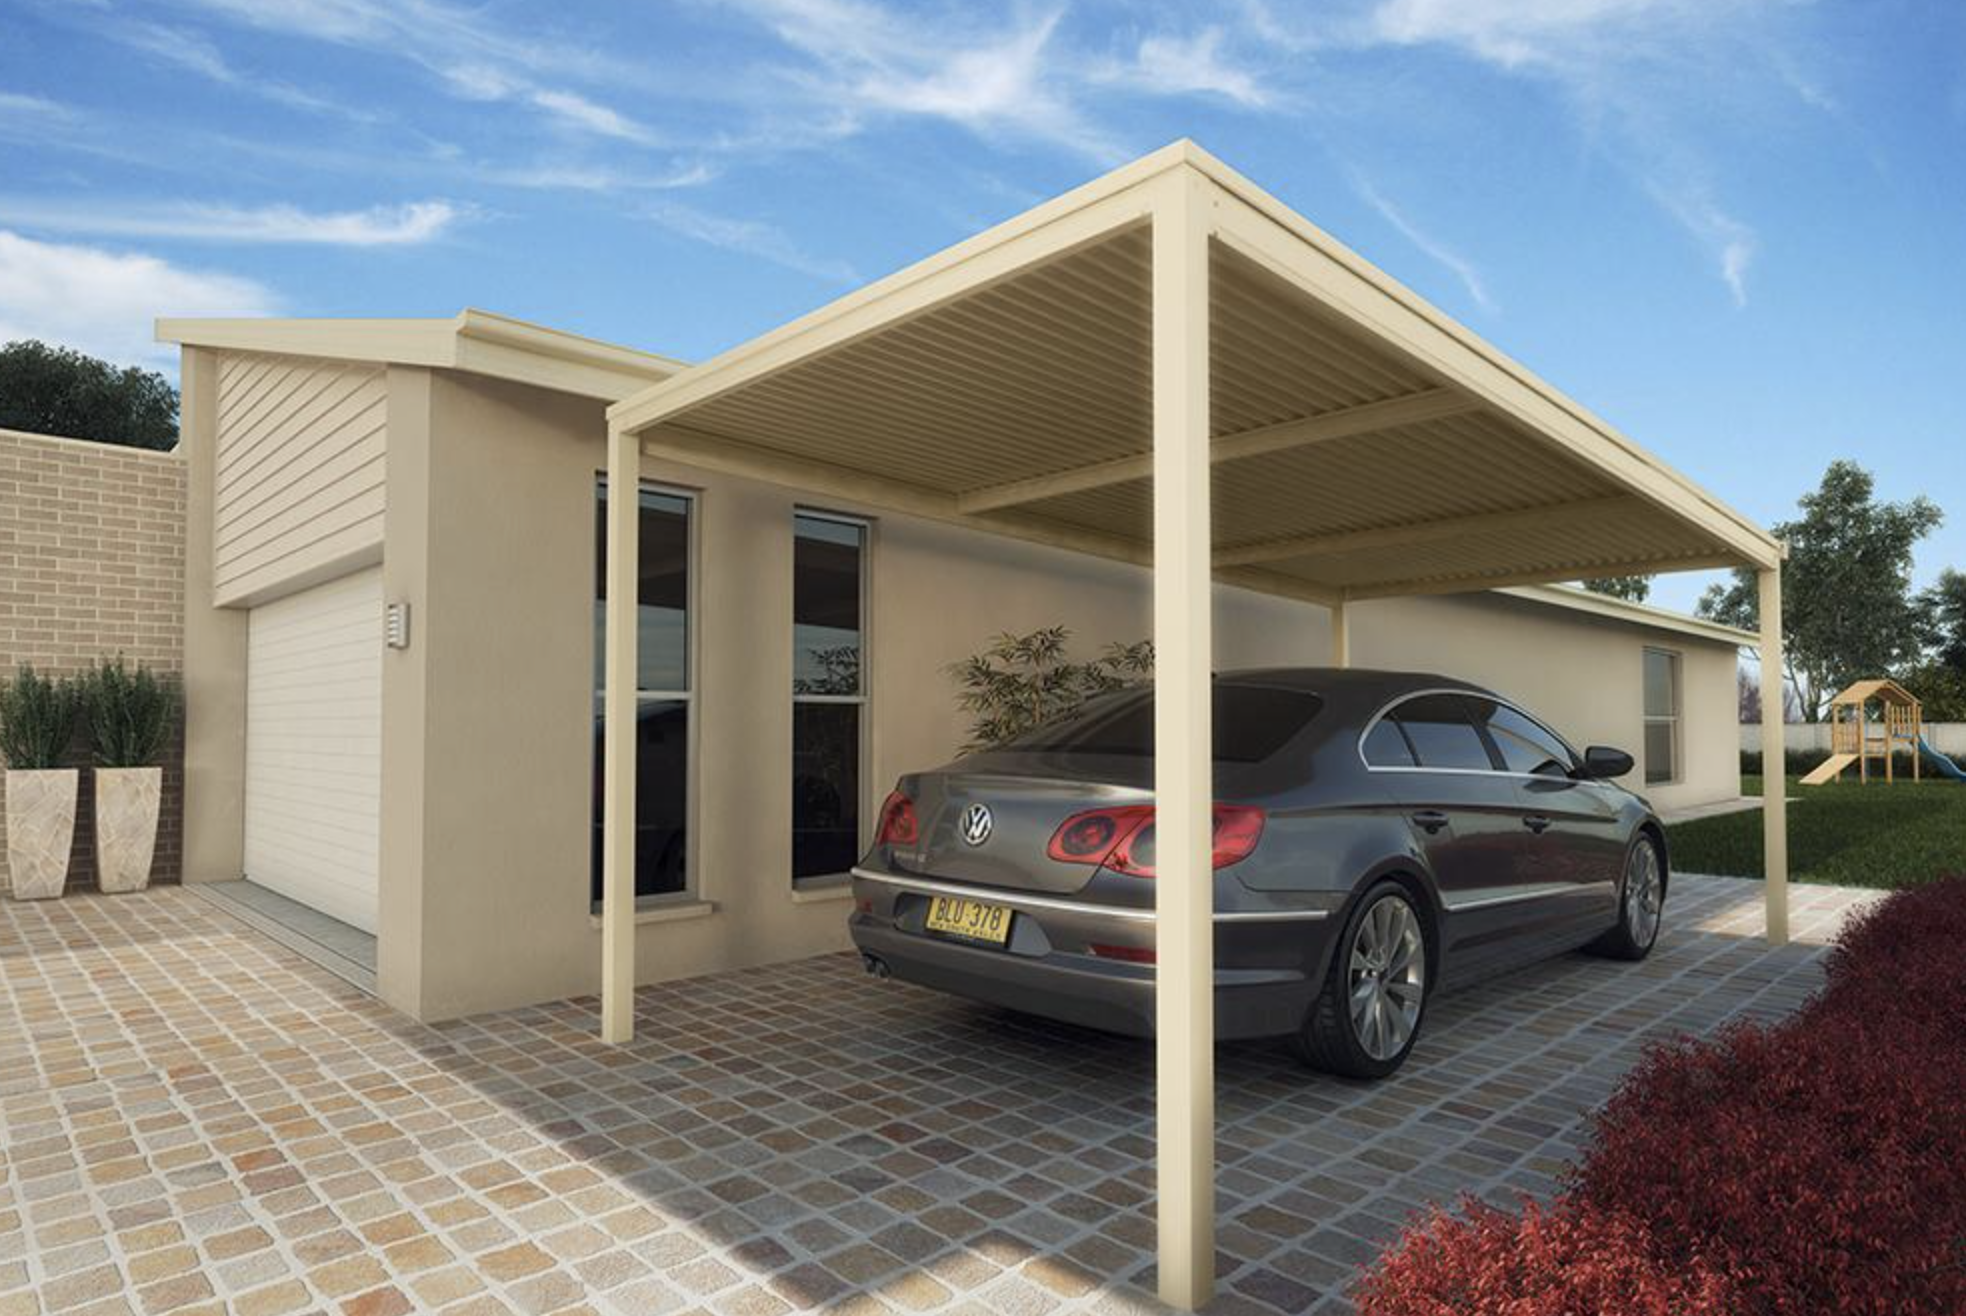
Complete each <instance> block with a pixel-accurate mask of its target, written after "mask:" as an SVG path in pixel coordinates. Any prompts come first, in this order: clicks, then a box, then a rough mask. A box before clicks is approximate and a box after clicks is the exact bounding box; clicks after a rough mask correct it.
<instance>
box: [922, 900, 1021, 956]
mask: <svg viewBox="0 0 1966 1316" xmlns="http://www.w3.org/2000/svg"><path fill="white" fill-rule="evenodd" d="M1010 915H1011V911H1010V910H1008V909H1006V908H1004V906H1002V905H986V904H984V903H983V902H982V901H980V900H963V899H961V898H959V897H957V896H931V897H930V898H929V902H928V930H929V931H930V932H940V933H943V934H945V935H947V936H951V937H963V938H966V939H967V940H970V941H987V942H989V943H990V944H992V945H995V946H1001V945H1003V944H1004V943H1005V942H1006V941H1009V940H1010Z"/></svg>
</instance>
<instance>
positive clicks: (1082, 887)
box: [850, 668, 1668, 1078]
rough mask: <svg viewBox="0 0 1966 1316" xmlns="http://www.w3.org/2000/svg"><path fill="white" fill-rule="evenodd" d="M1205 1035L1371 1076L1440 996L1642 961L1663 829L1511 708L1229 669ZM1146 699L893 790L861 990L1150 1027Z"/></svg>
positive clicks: (1485, 694) (1138, 692) (1488, 694)
mask: <svg viewBox="0 0 1966 1316" xmlns="http://www.w3.org/2000/svg"><path fill="white" fill-rule="evenodd" d="M1214 725H1215V770H1214V784H1215V800H1216V804H1215V836H1214V876H1213V880H1214V885H1215V900H1214V905H1215V1026H1216V1033H1217V1036H1219V1037H1221V1038H1224V1039H1229V1038H1254V1037H1270V1036H1288V1037H1290V1038H1292V1039H1294V1041H1295V1044H1296V1045H1297V1047H1298V1049H1299V1051H1300V1053H1301V1054H1302V1055H1303V1057H1304V1058H1305V1059H1306V1060H1307V1061H1308V1062H1309V1063H1311V1064H1313V1065H1315V1066H1317V1067H1319V1068H1321V1069H1326V1070H1329V1071H1332V1072H1335V1073H1338V1074H1344V1075H1348V1076H1352V1077H1358V1078H1379V1077H1383V1076H1385V1075H1387V1074H1390V1073H1392V1072H1393V1071H1394V1070H1395V1069H1397V1068H1398V1067H1399V1066H1400V1064H1401V1063H1402V1062H1403V1061H1404V1060H1405V1059H1406V1056H1407V1054H1408V1053H1409V1052H1410V1051H1411V1050H1412V1048H1413V1044H1414V1042H1415V1040H1416V1039H1417V1038H1418V1036H1419V1033H1420V1027H1421V1023H1422V1021H1423V1020H1424V1018H1425V1015H1426V1009H1427V1005H1428V1003H1429V1001H1431V999H1432V998H1433V996H1434V994H1435V993H1436V992H1439V991H1444V990H1449V989H1452V988H1454V987H1457V986H1461V985H1464V984H1467V983H1470V982H1474V981H1477V980H1479V979H1483V978H1487V977H1490V976H1492V975H1494V974H1497V973H1501V972H1503V971H1506V970H1508V969H1510V968H1513V967H1516V966H1519V965H1523V964H1526V963H1529V962H1531V961H1534V960H1538V959H1541V958H1545V957H1548V956H1552V955H1557V954H1561V953H1563V952H1566V951H1570V950H1575V949H1578V948H1589V949H1592V950H1595V951H1598V952H1601V953H1603V954H1607V955H1612V956H1616V957H1620V958H1624V959H1634V960H1635V959H1640V958H1643V957H1644V956H1645V955H1646V954H1647V953H1648V952H1649V951H1650V950H1651V948H1652V945H1653V942H1654V941H1655V940H1656V939H1657V937H1658V934H1659V923H1660V914H1661V910H1662V907H1663V904H1664V901H1665V894H1666V885H1667V876H1668V869H1667V863H1666V843H1665V833H1664V831H1663V829H1662V828H1661V826H1660V824H1659V819H1658V817H1657V816H1656V815H1655V814H1654V813H1653V812H1652V810H1651V808H1650V806H1649V805H1647V803H1646V802H1645V801H1644V800H1643V799H1641V798H1640V797H1639V796H1637V795H1635V794H1633V793H1632V792H1630V791H1628V790H1625V789H1624V788H1622V787H1620V786H1618V785H1616V784H1614V783H1613V781H1612V780H1611V779H1612V778H1616V777H1620V776H1623V775H1625V774H1626V773H1628V772H1630V771H1631V769H1632V759H1631V756H1630V755H1628V754H1626V753H1623V752H1621V751H1619V750H1615V749H1609V748H1605V747H1602V746H1597V747H1592V748H1590V749H1587V750H1585V751H1584V752H1583V753H1581V754H1579V753H1577V752H1576V751H1574V750H1572V749H1571V748H1570V746H1569V745H1568V744H1566V743H1565V742H1564V740H1563V738H1562V737H1561V736H1559V735H1557V734H1556V733H1555V732H1553V731H1551V730H1550V729H1549V727H1548V726H1547V725H1545V724H1544V723H1543V722H1541V721H1539V720H1538V719H1537V718H1536V717H1535V716H1533V715H1532V714H1530V713H1529V712H1527V711H1525V710H1523V709H1521V708H1519V707H1517V706H1516V705H1514V704H1512V703H1510V702H1509V701H1508V700H1505V699H1503V698H1501V697H1500V696H1499V695H1496V694H1494V693H1493V692H1492V691H1488V690H1484V689H1481V688H1479V687H1477V686H1473V685H1469V684H1467V683H1466V682H1462V681H1456V680H1452V679H1449V678H1447V677H1441V676H1429V675H1420V674H1414V673H1405V672H1381V671H1364V670H1358V669H1322V668H1289V669H1275V670H1264V671H1245V672H1232V673H1224V674H1220V675H1218V676H1217V677H1216V678H1215V686H1214ZM1152 791H1153V695H1152V691H1151V689H1148V688H1137V689H1131V690H1125V691H1121V692H1117V693H1114V694H1110V695H1104V696H1101V697H1099V698H1097V699H1094V700H1091V701H1089V702H1088V703H1087V704H1085V705H1084V706H1083V707H1082V708H1081V709H1079V710H1078V711H1077V712H1075V713H1074V714H1072V715H1070V716H1068V717H1066V718H1064V719H1062V720H1059V721H1055V722H1053V723H1051V724H1049V725H1046V726H1043V727H1040V728H1039V729H1038V730H1036V731H1034V732H1032V733H1030V734H1028V735H1026V736H1025V737H1023V738H1022V739H1020V740H1017V741H1014V742H1012V743H1011V744H1009V745H1006V746H1004V747H1002V748H999V749H994V750H990V751H986V752H983V753H978V754H974V755H971V756H969V757H966V758H962V759H958V760H957V761H955V762H954V763H950V764H948V765H946V766H944V767H941V768H937V769H935V770H934V771H930V772H920V773H913V774H910V775H908V776H905V777H903V778H902V779H901V781H900V783H899V784H898V785H897V786H896V788H895V790H894V792H893V793H892V794H891V795H889V796H888V799H887V802H886V803H885V805H884V806H883V808H882V810H881V818H880V824H879V832H878V836H877V839H876V841H875V843H874V845H873V848H872V849H871V850H870V851H869V852H868V854H867V856H866V857H865V858H864V859H863V860H862V861H861V863H860V864H859V865H858V866H857V867H856V868H855V869H854V870H853V884H854V897H855V904H854V913H853V914H852V916H851V920H850V926H851V929H852V933H853V939H854V942H855V944H856V945H857V946H858V947H859V949H860V953H861V955H862V957H863V959H864V961H865V962H866V965H867V967H868V969H869V971H870V972H873V973H874V974H876V975H878V976H881V977H887V976H890V975H891V976H893V977H895V978H898V979H901V980H903V981H907V982H913V983H918V984H921V985H923V986H926V987H932V988H936V989H939V990H942V991H946V992H953V993H956V994H958V995H961V996H966V997H971V998H974V999H976V1000H979V1001H986V1002H992V1003H994V1004H997V1005H1001V1006H1006V1007H1009V1008H1011V1009H1015V1010H1021V1011H1026V1012H1029V1013H1032V1014H1037V1015H1044V1016H1048V1017H1050V1018H1054V1019H1060V1020H1065V1021H1067V1022H1071V1023H1076V1024H1081V1025H1086V1026H1089V1027H1093V1028H1100V1029H1105V1030H1109V1031H1112V1032H1118V1033H1127V1034H1133V1035H1136V1036H1148V1035H1150V1034H1151V1033H1152V1031H1153V1022H1154V999H1153V988H1154V818H1153V793H1152Z"/></svg>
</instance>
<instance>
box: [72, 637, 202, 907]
mask: <svg viewBox="0 0 1966 1316" xmlns="http://www.w3.org/2000/svg"><path fill="white" fill-rule="evenodd" d="M83 704H84V706H85V707H86V708H87V709H88V715H89V729H90V732H91V734H92V736H93V737H94V740H95V756H96V883H97V885H98V886H100V887H101V888H102V890H104V891H106V892H110V893H120V892H125V891H141V890H143V889H144V888H145V887H147V886H149V885H150V864H151V859H152V858H153V856H154V855H155V854H156V851H157V816H158V811H159V808H160V806H161V804H162V801H163V796H164V769H163V768H162V767H161V766H160V765H159V762H158V760H159V759H160V758H161V757H162V756H163V752H164V746H165V744H166V743H167V742H168V741H169V740H170V735H171V721H172V719H173V718H174V717H176V715H177V707H178V692H177V688H176V687H175V686H173V685H171V684H169V683H167V682H166V681H165V680H164V679H163V678H161V677H159V676H158V675H157V674H156V673H155V672H153V671H151V670H150V669H149V668H148V667H146V666H144V665H143V664H142V663H138V664H137V665H136V666H135V667H127V666H125V665H124V663H123V658H122V655H121V654H118V655H117V657H116V660H115V661H114V662H111V663H99V664H97V665H96V666H95V667H94V668H93V669H92V670H91V671H90V672H89V675H88V677H87V678H86V680H85V682H84V687H83Z"/></svg>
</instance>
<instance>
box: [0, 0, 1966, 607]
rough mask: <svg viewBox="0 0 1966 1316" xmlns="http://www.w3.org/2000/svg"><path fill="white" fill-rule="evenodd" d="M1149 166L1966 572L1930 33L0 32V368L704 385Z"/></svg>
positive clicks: (588, 10)
mask: <svg viewBox="0 0 1966 1316" xmlns="http://www.w3.org/2000/svg"><path fill="white" fill-rule="evenodd" d="M1181 137H1191V138H1193V139H1195V140H1196V141H1198V142H1199V143H1201V144H1202V145H1203V146H1205V147H1206V148H1208V149H1209V150H1211V151H1213V152H1214V153H1215V154H1217V155H1218V156H1221V157H1222V158H1223V159H1225V160H1226V161H1227V162H1228V163H1229V164H1231V165H1233V166H1235V167H1236V168H1238V169H1240V170H1242V171H1243V172H1244V173H1246V174H1249V175H1250V176H1252V177H1253V178H1254V179H1255V180H1256V181H1257V182H1259V183H1260V184H1262V185H1263V186H1264V187H1266V188H1268V189H1269V190H1270V191H1271V192H1273V193H1275V194H1276V195H1278V196H1279V197H1280V198H1281V199H1282V200H1284V201H1285V202H1287V203H1288V204H1290V205H1292V206H1293V207H1295V208H1296V209H1297V210H1299V211H1300V212H1302V213H1303V214H1305V215H1306V216H1308V217H1309V218H1310V219H1311V220H1312V221H1313V222H1315V223H1317V224H1318V225H1320V226H1321V227H1323V228H1324V229H1325V230H1326V231H1328V232H1330V233H1332V234H1334V235H1335V236H1336V237H1338V238H1339V239H1340V240H1342V241H1344V242H1345V243H1347V244H1348V245H1350V246H1351V247H1353V248H1354V249H1355V250H1357V251H1359V252H1360V253H1362V254H1363V255H1364V256H1365V257H1366V258H1368V259H1369V260H1371V261H1373V262H1374V263H1375V264H1377V265H1379V266H1380V267H1381V268H1383V269H1385V270H1386V271H1388V272H1389V273H1391V274H1392V275H1393V276H1394V277H1396V278H1398V279H1400V280H1402V281H1403V282H1405V283H1407V284H1408V285H1410V286H1411V287H1413V288H1414V289H1416V290H1417V291H1418V292H1419V293H1420V294H1421V295H1423V296H1425V297H1426V298H1428V299H1430V300H1431V301H1433V302H1434V303H1435V304H1437V305H1438V306H1440V307H1442V308H1443V309H1444V310H1445V311H1446V312H1447V313H1448V314H1450V315H1452V316H1454V317H1455V318H1457V319H1459V320H1461V321H1462V322H1463V323H1465V324H1467V325H1468V326H1469V327H1471V328H1472V329H1474V330H1475V331H1476V332H1477V333H1479V334H1481V335H1482V336H1483V337H1485V338H1487V339H1488V340H1489V341H1491V342H1493V343H1495V344H1496V345H1497V346H1499V347H1501V348H1502V349H1503V350H1504V351H1506V352H1508V353H1509V354H1510V355H1511V356H1513V357H1515V358H1516V359H1517V360H1519V361H1521V362H1523V363H1525V364H1526V365H1528V366H1529V367H1530V368H1531V369H1533V370H1535V371H1536V372H1537V373H1539V374H1541V375H1542V376H1543V377H1544V378H1546V379H1548V380H1550V381H1551V382H1553V383H1554V384H1556V385H1557V386H1558V387H1559V388H1561V389H1562V390H1564V391H1565V392H1566V393H1568V394H1570V395H1571V396H1572V397H1575V398H1577V399H1578V400H1579V401H1581V402H1582V403H1584V404H1585V405H1586V406H1587V407H1589V408H1590V409H1592V410H1593V411H1595V412H1596V413H1597V414H1599V415H1601V416H1603V417H1605V418H1606V419H1608V420H1609V421H1610V422H1611V423H1613V424H1614V425H1616V426H1618V427H1619V428H1620V429H1621V430H1623V431H1624V432H1625V433H1627V434H1629V435H1630V436H1632V437H1633V438H1634V439H1635V440H1637V441H1638V442H1639V443H1640V444H1642V445H1643V446H1645V447H1647V448H1649V449H1650V450H1651V451H1653V452H1654V453H1656V454H1658V455H1659V456H1660V457H1662V458H1663V459H1664V460H1666V461H1667V462H1669V463H1670V464H1672V465H1674V466H1676V467H1678V468H1679V469H1680V470H1682V471H1684V472H1685V473H1686V474H1687V475H1689V476H1691V477H1692V478H1693V479H1695V480H1696V481H1698V482H1699V483H1701V484H1703V485H1704V486H1706V487H1707V488H1708V489H1710V490H1712V491H1713V492H1714V493H1716V494H1717V495H1718V496H1720V497H1721V498H1723V499H1724V500H1726V501H1727V502H1729V503H1731V504H1732V505H1733V506H1735V507H1737V508H1739V509H1740V510H1741V511H1743V512H1745V513H1746V514H1747V515H1749V516H1751V517H1753V518H1754V519H1756V520H1757V521H1759V522H1761V523H1762V524H1764V525H1765V524H1768V523H1770V522H1772V521H1776V520H1780V519H1782V518H1784V517H1786V516H1790V515H1792V514H1793V513H1794V509H1795V499H1796V497H1797V496H1798V495H1799V494H1801V493H1802V492H1804V491H1805V490H1806V489H1807V488H1809V487H1811V486H1813V485H1814V484H1815V482H1816V481H1817V480H1818V479H1819V478H1820V476H1821V473H1822V470H1823V468H1824V467H1825V466H1826V465H1827V464H1828V463H1829V462H1830V461H1832V460H1834V459H1836V458H1839V457H1849V458H1854V459H1855V460H1857V461H1859V462H1860V463H1862V464H1863V465H1864V466H1866V467H1867V468H1869V469H1870V470H1872V471H1873V472H1874V473H1875V474H1876V475H1877V477H1878V483H1879V490H1880V493H1881V494H1882V495H1883V496H1885V497H1888V498H1904V497H1909V496H1911V495H1913V494H1916V493H1921V492H1923V493H1927V494H1929V495H1930V496H1931V497H1933V498H1934V499H1936V500H1937V501H1938V502H1939V504H1940V505H1941V506H1942V507H1944V508H1945V509H1946V510H1947V511H1948V512H1949V513H1950V514H1951V517H1950V519H1949V520H1948V522H1947V524H1946V526H1945V527H1944V528H1943V529H1942V530H1941V531H1940V532H1939V533H1937V534H1936V535H1934V536H1933V537H1932V538H1931V539H1930V540H1928V541H1927V542H1926V544H1925V545H1924V546H1923V548H1922V550H1921V552H1920V555H1919V573H1918V574H1919V577H1920V579H1921V580H1925V579H1929V578H1930V576H1931V575H1933V574H1934V573H1935V572H1936V571H1937V570H1938V569H1939V568H1940V567H1942V566H1945V565H1960V566H1966V414H1963V413H1966V409H1963V408H1962V404H1961V398H1962V396H1966V394H1963V393H1962V390H1961V388H1960V384H1961V382H1962V381H1966V313H1962V308H1966V5H1960V4H1958V3H1957V2H1956V0H1843V2H1842V3H1837V2H1835V0H1815V2H1813V3H1812V2H1811V0H1325V2H1324V3H1305V4H1297V5H1291V4H1285V3H1282V0H1243V2H1241V3H1236V2H1235V0H1228V2H1225V3H1220V4H1206V5H1204V4H1185V5H1183V4H1174V5H1137V4H1114V3H1098V2H1089V0H1078V2H1076V3H1072V2H1068V0H1051V2H1050V3H1042V2H1031V3H1019V4H1011V5H997V4H988V3H982V2H981V0H976V2H973V3H948V4H939V3H938V4H920V5H909V4H903V3H899V0H723V2H722V3H710V2H709V0H702V2H693V0H680V2H675V3H664V2H661V0H560V2H559V3H555V4H551V5H542V4H538V3H536V0H0V341H7V340H9V339H13V338H21V337H36V338H42V339H45V340H49V341H55V342H61V343H65V344H68V345H71V346H75V347H79V348H82V349H83V350H86V351H90V352H94V353H97V354H99V355H103V356H106V357H109V358H111V359H113V360H116V361H119V362H129V363H134V364H141V365H146V366H152V367H156V368H161V369H165V370H171V369H173V368H174V367H173V363H172V359H171V352H170V350H169V349H167V348H165V347H162V346H160V345H158V344H155V343H153V342H152V341H151V328H150V322H151V320H152V318H153V317H155V316H158V315H308V316H313V315H320V316H399V315H400V316H445V315H450V314H453V313H455V312H456V311H457V310H458V309H459V308H461V307H464V306H478V307H483V308H485V309H489V310H494V311H499V312H502V313H505V314H508V315H516V316H520V317H523V318H526V319H530V320H537V321H540V322H542V323H546V324H550V325H553V326H555V327H557V328H562V329H569V330H573V331H575V332H579V333H584V334H590V335H593V336H595V337H599V338H604V339H609V340H612V341H616V342H622V343H626V344H629V345H631V346H635V347H641V348H646V349H648V350H651V351H657V352H662V353H665V354H668V355H672V356H678V357H682V358H685V359H690V360H697V359H702V358H705V357H708V356H710V355H713V354H714V353H716V352H718V351H720V350H722V349H724V348H727V347H730V346H732V345H734V344H736V343H739V342H742V341H744V340H745V339H747V338H749V337H751V336H753V335H755V334H758V333H761V332H764V331H765V330H768V329H770V328H772V327H774V326H775V325H777V324H780V323H782V322H784V321H785V320H787V319H790V318H792V317H793V316H795V315H798V314H800V313H802V312H804V311H807V310H810V309H812V308H814V307H816V306H819V305H822V304H824V303H826V302H828V301H830V300H832V299H833V298H835V297H837V296H839V295H841V294H843V293H845V292H847V291H849V290H851V289H852V288H853V287H855V286H857V285H859V284H861V283H864V282H866V281H868V280H871V279H874V278H877V277H879V276H881V275H883V274H886V273H889V272H891V271H893V270H895V269H898V268H900V267H901V266H903V265H906V264H907V263H909V262H911V261H913V260H915V259H917V258H919V257H922V256H925V255H928V254H930V253H932V252H934V251H937V250H939V249H941V248H943V247H945V246H947V245H949V244H950V243H952V242H955V241H958V240H960V239H962V238H964V237H967V236H969V235H970V234H972V233H974V232H976V231H978V230H979V229H981V228H984V227H986V226H988V225H989V224H992V223H994V222H996V221H999V220H1002V219H1005V218H1008V217H1010V216H1011V215H1014V214H1016V213H1017V212H1019V211H1021V210H1023V209H1025V208H1027V207H1029V206H1031V205H1034V204H1036V203H1038V202H1040V201H1042V200H1044V199H1046V198H1048V197H1050V196H1052V195H1055V194H1056V193H1058V192H1061V191H1063V190H1065V189H1067V188H1069V187H1072V186H1074V185H1076V184H1078V183H1081V182H1084V181H1086V180H1087V179H1089V178H1092V177H1095V176H1096V175H1098V174H1100V173H1103V172H1105V171H1106V170H1108V169H1110V168H1113V167H1115V166H1117V165H1119V164H1122V163H1124V162H1125V161H1127V160H1129V159H1132V158H1134V157H1136V156H1138V155H1141V154H1144V153H1146V152H1147V151H1150V150H1152V149H1154V148H1156V147H1158V146H1161V145H1164V144H1165V143H1167V142H1169V141H1172V140H1175V139H1177V138H1181ZM1708 579H1711V577H1710V576H1709V575H1706V574H1702V573H1692V574H1687V575H1682V576H1674V577H1666V578H1662V579H1661V580H1660V581H1659V582H1658V583H1657V585H1656V586H1655V591H1654V601H1655V602H1660V603H1663V604H1666V605H1667V606H1673V607H1680V608H1687V609H1690V608H1691V606H1692V605H1693V602H1694V600H1695V599H1696V598H1697V597H1698V595H1699V592H1700V589H1701V588H1702V586H1703V585H1704V584H1705V583H1706V581H1707V580H1708Z"/></svg>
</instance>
